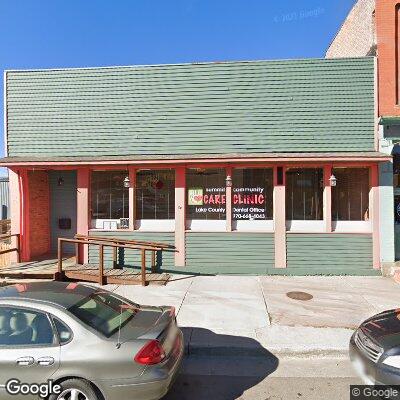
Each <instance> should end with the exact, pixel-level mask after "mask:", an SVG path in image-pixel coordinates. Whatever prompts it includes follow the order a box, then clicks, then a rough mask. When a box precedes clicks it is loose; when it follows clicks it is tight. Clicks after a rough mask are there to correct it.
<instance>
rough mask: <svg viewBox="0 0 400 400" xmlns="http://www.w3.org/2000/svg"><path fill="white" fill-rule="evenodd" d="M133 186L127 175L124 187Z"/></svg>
mask: <svg viewBox="0 0 400 400" xmlns="http://www.w3.org/2000/svg"><path fill="white" fill-rule="evenodd" d="M130 186H131V181H130V179H129V176H128V175H127V176H126V177H125V179H124V188H129V187H130Z"/></svg>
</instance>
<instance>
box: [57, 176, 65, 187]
mask: <svg viewBox="0 0 400 400" xmlns="http://www.w3.org/2000/svg"><path fill="white" fill-rule="evenodd" d="M57 185H58V186H63V185H64V178H63V177H62V176H60V177H59V178H58V180H57Z"/></svg>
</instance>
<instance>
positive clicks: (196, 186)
mask: <svg viewBox="0 0 400 400" xmlns="http://www.w3.org/2000/svg"><path fill="white" fill-rule="evenodd" d="M225 186H226V172H225V169H209V168H207V169H203V168H196V169H188V170H187V172H186V187H187V196H186V199H187V206H186V218H187V219H188V220H203V221H216V220H219V221H223V222H224V223H225V220H226V187H225Z"/></svg>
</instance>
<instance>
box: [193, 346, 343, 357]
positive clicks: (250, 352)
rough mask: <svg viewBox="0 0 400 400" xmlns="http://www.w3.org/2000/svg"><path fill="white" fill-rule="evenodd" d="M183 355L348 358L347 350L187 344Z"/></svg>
mask: <svg viewBox="0 0 400 400" xmlns="http://www.w3.org/2000/svg"><path fill="white" fill-rule="evenodd" d="M185 347H186V348H185V354H186V355H188V356H199V357H254V358H268V357H274V356H275V357H278V358H282V357H296V358H342V357H347V356H348V349H299V348H283V349H282V348H276V349H274V348H269V349H265V348H263V347H261V346H260V347H232V346H202V345H195V344H194V345H193V344H187V345H186V346H185Z"/></svg>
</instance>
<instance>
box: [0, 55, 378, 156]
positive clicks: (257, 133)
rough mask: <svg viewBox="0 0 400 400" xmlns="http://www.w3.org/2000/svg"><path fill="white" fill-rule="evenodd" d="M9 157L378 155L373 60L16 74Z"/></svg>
mask: <svg viewBox="0 0 400 400" xmlns="http://www.w3.org/2000/svg"><path fill="white" fill-rule="evenodd" d="M6 83H7V90H6V96H7V121H8V126H7V132H8V133H7V135H8V150H9V156H37V155H41V156H46V155H47V156H64V155H65V154H69V155H71V156H95V155H102V156H116V155H120V156H121V155H132V156H134V155H139V154H143V155H145V154H147V155H150V154H151V155H153V154H154V155H185V154H188V155H189V154H190V155H193V154H210V155H211V154H219V153H242V154H246V153H250V152H251V153H268V152H324V151H331V152H335V151H342V152H348V151H372V150H374V146H373V143H374V137H373V136H374V61H373V58H357V59H341V60H320V59H315V60H290V61H255V62H228V63H205V64H181V65H169V66H168V65H164V66H162V65H161V66H149V67H112V68H93V69H69V70H68V69H66V70H42V71H9V72H7V76H6Z"/></svg>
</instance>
